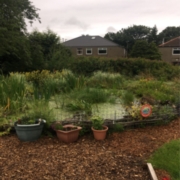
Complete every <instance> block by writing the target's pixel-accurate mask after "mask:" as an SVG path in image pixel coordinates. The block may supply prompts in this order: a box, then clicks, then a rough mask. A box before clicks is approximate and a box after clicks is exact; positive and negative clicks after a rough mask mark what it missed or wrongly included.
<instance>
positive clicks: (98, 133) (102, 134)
mask: <svg viewBox="0 0 180 180" xmlns="http://www.w3.org/2000/svg"><path fill="white" fill-rule="evenodd" d="M91 121H92V127H91V130H92V131H93V135H94V138H95V139H96V140H104V139H105V138H106V134H107V131H108V127H107V126H105V125H103V124H104V120H103V118H101V117H99V116H94V117H92V118H91Z"/></svg>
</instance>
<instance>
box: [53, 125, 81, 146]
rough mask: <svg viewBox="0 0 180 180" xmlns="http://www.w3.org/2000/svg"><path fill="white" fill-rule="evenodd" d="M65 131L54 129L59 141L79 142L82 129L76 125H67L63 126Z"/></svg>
mask: <svg viewBox="0 0 180 180" xmlns="http://www.w3.org/2000/svg"><path fill="white" fill-rule="evenodd" d="M75 127H77V129H74V128H75ZM63 129H64V130H57V129H54V130H55V131H56V135H57V137H58V139H59V140H60V141H62V142H65V143H72V142H75V141H77V139H78V136H79V132H80V130H81V129H82V127H80V126H74V125H65V126H63Z"/></svg>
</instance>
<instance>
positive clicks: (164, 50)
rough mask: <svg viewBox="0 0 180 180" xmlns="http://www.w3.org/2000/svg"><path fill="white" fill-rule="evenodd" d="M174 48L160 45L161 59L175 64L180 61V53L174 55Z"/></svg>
mask: <svg viewBox="0 0 180 180" xmlns="http://www.w3.org/2000/svg"><path fill="white" fill-rule="evenodd" d="M175 48H176V47H175ZM172 49H173V47H159V51H160V53H161V59H162V60H163V61H166V62H169V63H172V64H175V63H178V62H180V55H173V54H172Z"/></svg>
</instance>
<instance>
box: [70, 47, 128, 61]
mask: <svg viewBox="0 0 180 180" xmlns="http://www.w3.org/2000/svg"><path fill="white" fill-rule="evenodd" d="M69 48H70V50H71V51H72V54H73V55H75V56H78V57H80V56H87V57H92V56H94V57H110V58H119V57H125V55H126V54H125V49H124V48H122V47H118V46H117V47H103V48H107V54H106V55H99V54H98V48H102V47H78V48H82V49H83V55H77V47H69ZM86 48H92V54H91V55H87V54H86Z"/></svg>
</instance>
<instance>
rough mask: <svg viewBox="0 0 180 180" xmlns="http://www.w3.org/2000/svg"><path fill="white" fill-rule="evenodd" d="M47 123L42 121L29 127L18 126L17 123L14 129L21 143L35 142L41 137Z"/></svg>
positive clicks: (28, 125)
mask: <svg viewBox="0 0 180 180" xmlns="http://www.w3.org/2000/svg"><path fill="white" fill-rule="evenodd" d="M45 122H46V121H45V120H42V121H41V122H39V123H38V124H27V125H23V124H18V123H17V122H15V124H14V128H15V130H16V134H17V136H18V138H19V139H20V140H21V141H35V140H37V139H39V137H40V136H41V133H42V130H43V127H44V123H45Z"/></svg>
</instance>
